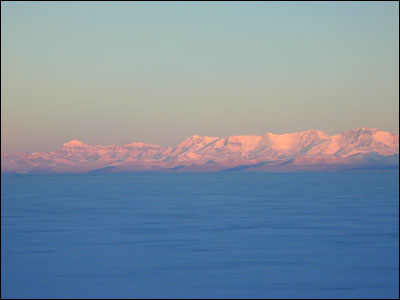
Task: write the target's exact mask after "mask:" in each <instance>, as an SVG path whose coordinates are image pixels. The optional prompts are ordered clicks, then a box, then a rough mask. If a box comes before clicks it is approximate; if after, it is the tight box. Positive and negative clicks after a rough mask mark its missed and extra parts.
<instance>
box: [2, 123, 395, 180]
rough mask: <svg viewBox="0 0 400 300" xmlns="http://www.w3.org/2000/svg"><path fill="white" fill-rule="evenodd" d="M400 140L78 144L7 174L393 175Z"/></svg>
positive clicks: (371, 135) (21, 157) (22, 158)
mask: <svg viewBox="0 0 400 300" xmlns="http://www.w3.org/2000/svg"><path fill="white" fill-rule="evenodd" d="M398 155H399V136H398V135H395V134H392V133H390V132H386V131H381V130H378V129H374V128H366V127H362V128H359V129H354V130H350V131H346V132H342V133H340V134H337V135H332V136H329V135H328V134H326V133H325V132H323V131H321V130H307V131H302V132H296V133H288V134H281V135H278V134H273V133H266V134H264V135H242V136H229V137H222V138H220V137H208V136H198V135H193V136H191V137H190V138H188V139H186V140H184V141H183V142H181V143H180V144H179V145H177V146H175V147H162V146H159V145H153V144H145V143H131V144H127V145H124V146H117V145H109V146H99V145H97V146H94V145H87V144H84V143H83V142H81V141H77V140H72V141H70V142H68V143H65V144H63V145H62V147H61V148H60V149H59V150H56V151H54V152H50V153H42V152H41V153H39V152H35V153H31V154H25V153H10V154H2V157H1V170H2V172H11V173H13V172H15V173H29V172H88V171H97V172H100V171H102V172H127V171H194V172H195V171H220V170H232V171H234V170H236V171H241V170H246V171H257V170H258V171H268V170H325V169H391V168H398V166H399V158H398V157H399V156H398Z"/></svg>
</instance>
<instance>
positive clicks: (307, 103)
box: [1, 2, 399, 152]
mask: <svg viewBox="0 0 400 300" xmlns="http://www.w3.org/2000/svg"><path fill="white" fill-rule="evenodd" d="M1 8H2V12H1V20H2V21H1V25H2V26H1V45H2V46H1V60H2V66H1V84H2V89H1V96H2V99H1V108H2V112H1V125H2V131H1V138H2V151H6V152H10V151H21V152H34V151H50V150H54V149H56V148H58V147H59V146H60V145H61V144H62V143H64V142H66V141H68V140H71V139H79V140H82V141H84V142H86V143H89V144H103V145H105V144H121V143H126V142H133V141H143V142H148V143H156V144H161V145H173V144H176V143H178V142H179V141H181V140H183V139H185V138H187V137H188V136H190V135H193V134H198V135H210V136H228V135H240V134H264V133H266V132H275V133H285V132H294V131H301V130H307V129H322V130H325V131H327V132H328V133H330V134H332V133H338V132H341V131H343V130H347V129H352V128H357V127H361V126H367V127H377V128H380V129H383V130H388V131H392V132H394V133H398V118H399V114H398V110H399V86H398V83H399V59H398V55H399V32H398V25H399V15H398V3H397V2H382V3H379V2H337V3H334V2H330V3H322V2H318V3H317V2H301V3H295V2H285V3H283V2H277V3H268V2H263V3H260V2H231V3H229V2H218V3H215V2H214V3H211V2H208V3H193V2H186V3H182V2H180V3H178V2H176V3H174V2H168V3H157V2H151V3H145V2H141V3H134V2H131V3H126V2H119V3H116V2H112V3H111V2H97V3H94V2H91V3H85V2H77V3H64V2H63V3H62V2H58V3H57V2H54V3H48V2H43V3H40V2H35V3H11V2H2V4H1Z"/></svg>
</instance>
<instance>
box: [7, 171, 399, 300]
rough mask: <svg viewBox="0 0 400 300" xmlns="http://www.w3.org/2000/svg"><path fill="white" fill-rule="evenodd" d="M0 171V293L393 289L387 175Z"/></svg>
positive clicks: (355, 292) (393, 203) (392, 187)
mask: <svg viewBox="0 0 400 300" xmlns="http://www.w3.org/2000/svg"><path fill="white" fill-rule="evenodd" d="M1 179H2V182H1V187H2V188H1V296H2V299H7V298H11V299H16V298H23V299H42V298H54V299H68V298H81V297H82V298H109V299H127V298H139V299H149V298H156V299H165V298H197V299H202V298H228V299H238V298H242V299H243V298H245V299H252V298H261V299H266V298H278V299H279V298H286V299H295V298H305V299H311V298H329V299H336V298H346V299H366V298H373V299H381V298H391V299H398V297H399V268H398V267H399V202H398V197H399V190H398V189H399V186H398V179H399V178H398V172H396V171H385V172H290V173H240V172H238V173H233V172H229V173H225V172H222V173H184V174H182V173H171V174H162V173H146V174H137V173H123V174H122V173H120V174H62V175H60V174H57V175H54V174H52V175H20V174H17V175H8V174H7V175H3V176H2V178H1Z"/></svg>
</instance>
